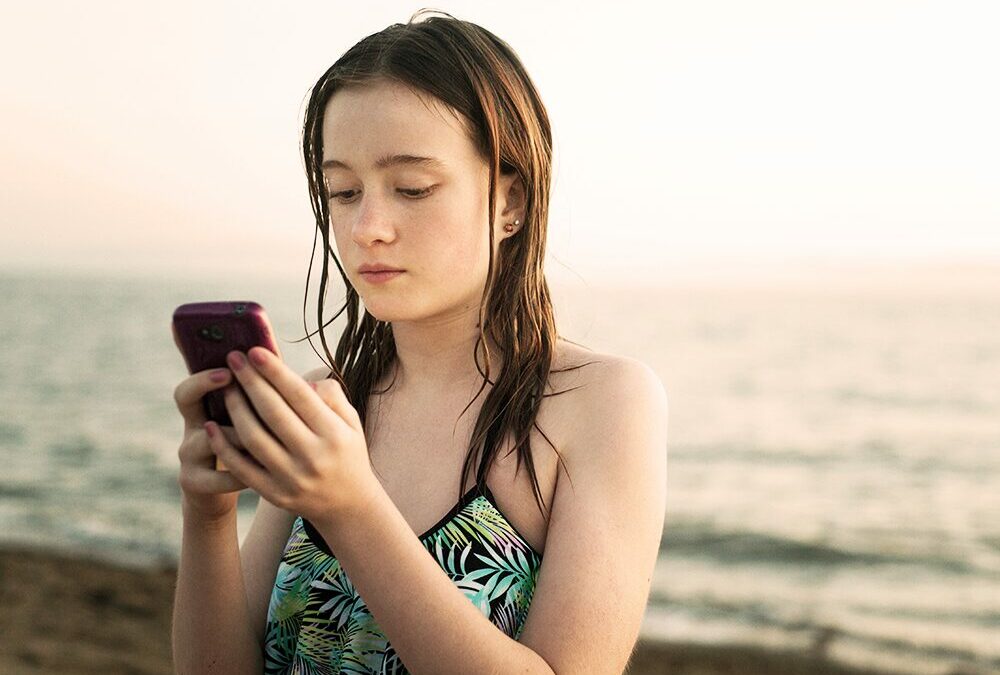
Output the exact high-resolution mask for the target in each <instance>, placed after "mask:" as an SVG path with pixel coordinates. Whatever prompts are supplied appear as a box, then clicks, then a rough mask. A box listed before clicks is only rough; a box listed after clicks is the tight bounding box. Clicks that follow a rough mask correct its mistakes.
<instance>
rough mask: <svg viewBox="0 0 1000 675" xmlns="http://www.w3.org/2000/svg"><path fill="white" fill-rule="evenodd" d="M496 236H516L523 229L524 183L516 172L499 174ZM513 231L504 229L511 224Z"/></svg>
mask: <svg viewBox="0 0 1000 675" xmlns="http://www.w3.org/2000/svg"><path fill="white" fill-rule="evenodd" d="M497 193H498V194H497V214H498V215H497V223H496V228H497V235H498V236H500V237H509V236H512V235H514V234H517V233H518V232H519V231H520V230H521V228H522V227H524V218H525V190H524V182H523V181H522V180H521V177H520V176H519V175H518V174H517V172H516V171H511V172H510V173H501V174H500V176H499V179H498V180H497ZM515 220H516V221H518V223H519V224H517V225H514V229H513V230H511V231H510V232H508V231H507V230H505V229H504V225H506V224H507V223H511V224H513V223H514V221H515Z"/></svg>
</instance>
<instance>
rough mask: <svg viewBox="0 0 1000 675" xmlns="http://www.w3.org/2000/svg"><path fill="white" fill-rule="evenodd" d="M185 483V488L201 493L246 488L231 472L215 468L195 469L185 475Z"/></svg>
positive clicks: (235, 490) (219, 492) (220, 492)
mask: <svg viewBox="0 0 1000 675" xmlns="http://www.w3.org/2000/svg"><path fill="white" fill-rule="evenodd" d="M185 484H186V486H187V487H186V489H188V490H192V491H194V492H199V493H202V494H223V493H226V492H237V491H239V490H245V489H246V488H247V486H246V485H244V484H243V482H242V481H241V480H240V479H238V478H237V477H236V476H234V475H233V474H232V473H230V472H228V471H219V470H216V469H195V470H193V471H192V472H191V473H190V475H189V476H188V477H187V479H186V480H185Z"/></svg>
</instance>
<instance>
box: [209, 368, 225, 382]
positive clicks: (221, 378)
mask: <svg viewBox="0 0 1000 675" xmlns="http://www.w3.org/2000/svg"><path fill="white" fill-rule="evenodd" d="M208 377H209V379H210V380H212V382H225V381H226V378H228V377H229V369H228V368H219V369H218V370H213V371H212V372H211V373H209V374H208Z"/></svg>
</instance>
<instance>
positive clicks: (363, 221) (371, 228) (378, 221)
mask: <svg viewBox="0 0 1000 675" xmlns="http://www.w3.org/2000/svg"><path fill="white" fill-rule="evenodd" d="M348 217H349V218H353V222H352V223H351V238H352V239H353V240H354V242H355V243H356V244H358V245H359V246H363V247H368V246H371V245H372V243H373V242H376V241H383V242H390V241H393V240H394V239H395V238H396V228H395V227H394V226H393V225H392V217H391V210H390V208H389V204H386V203H385V202H383V201H380V199H379V197H378V196H377V195H372V194H370V193H365V194H362V195H361V197H360V204H359V206H358V208H357V209H355V211H354V213H353V214H351V215H350V216H348Z"/></svg>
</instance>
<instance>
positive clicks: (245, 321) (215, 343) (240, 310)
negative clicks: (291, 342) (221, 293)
mask: <svg viewBox="0 0 1000 675" xmlns="http://www.w3.org/2000/svg"><path fill="white" fill-rule="evenodd" d="M172 329H173V334H174V342H175V343H176V345H177V348H178V349H179V350H180V351H181V354H182V355H183V356H184V362H185V364H186V365H187V369H188V373H190V374H194V373H197V372H200V371H202V370H208V369H210V368H229V364H228V363H226V354H228V353H229V352H231V351H233V350H234V349H235V350H239V351H242V352H244V353H246V352H247V350H249V349H250V348H251V347H255V346H261V347H266V348H267V349H270V350H271V351H272V352H274V353H275V354H276V355H277V356H278V358H281V352H280V351H279V350H278V344H277V342H276V341H275V339H274V334H273V331H272V330H271V322H270V320H269V319H268V316H267V312H265V311H264V308H263V307H261V306H260V305H259V304H257V303H256V302H251V301H224V302H191V303H187V304H184V305H181V306H180V307H178V308H177V309H175V310H174V317H173V322H172ZM233 383H234V384H236V385H237V386H239V382H238V381H237V380H236V379H235V378H233ZM222 392H223V390H222V389H215V390H213V391H211V392H209V393H208V394H206V395H205V396H204V397H203V398H202V405H203V406H204V409H205V417H207V418H208V419H210V420H212V421H214V422H216V423H217V424H219V425H220V426H232V424H233V421H232V419H230V417H229V411H228V410H226V402H225V399H224V398H223V393H222ZM255 413H256V411H255ZM258 419H260V417H259V416H258ZM264 426H267V425H264Z"/></svg>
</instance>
